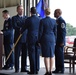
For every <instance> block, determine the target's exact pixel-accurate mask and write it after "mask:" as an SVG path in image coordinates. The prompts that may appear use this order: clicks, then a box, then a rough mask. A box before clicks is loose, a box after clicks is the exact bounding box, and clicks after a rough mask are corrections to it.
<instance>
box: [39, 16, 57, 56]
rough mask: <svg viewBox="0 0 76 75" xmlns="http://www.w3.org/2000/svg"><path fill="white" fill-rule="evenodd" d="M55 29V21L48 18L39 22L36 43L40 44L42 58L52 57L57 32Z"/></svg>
mask: <svg viewBox="0 0 76 75" xmlns="http://www.w3.org/2000/svg"><path fill="white" fill-rule="evenodd" d="M56 27H57V25H56V21H55V20H54V19H52V18H50V17H48V16H47V17H45V18H44V19H42V20H41V21H40V26H39V38H38V39H39V40H38V42H40V44H41V50H42V56H43V57H53V56H54V51H55V44H56V32H57V28H56Z"/></svg>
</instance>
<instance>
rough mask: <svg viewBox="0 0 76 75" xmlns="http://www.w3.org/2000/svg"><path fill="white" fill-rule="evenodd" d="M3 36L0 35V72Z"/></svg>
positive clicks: (0, 67)
mask: <svg viewBox="0 0 76 75" xmlns="http://www.w3.org/2000/svg"><path fill="white" fill-rule="evenodd" d="M2 54H3V34H0V70H1V69H2Z"/></svg>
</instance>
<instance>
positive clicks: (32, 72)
mask: <svg viewBox="0 0 76 75" xmlns="http://www.w3.org/2000/svg"><path fill="white" fill-rule="evenodd" d="M27 74H35V73H34V72H27Z"/></svg>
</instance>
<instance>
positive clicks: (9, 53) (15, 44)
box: [5, 34, 22, 62]
mask: <svg viewBox="0 0 76 75" xmlns="http://www.w3.org/2000/svg"><path fill="white" fill-rule="evenodd" d="M21 36H22V34H20V35H19V37H18V39H17V41H16V43H15V44H14V46H13V48H12V49H11V51H10V53H9V55H8V56H7V58H6V61H5V62H7V60H8V59H9V57H10V56H11V54H12V52H13V51H14V48H15V47H16V45H17V43H18V42H19V40H20V38H21Z"/></svg>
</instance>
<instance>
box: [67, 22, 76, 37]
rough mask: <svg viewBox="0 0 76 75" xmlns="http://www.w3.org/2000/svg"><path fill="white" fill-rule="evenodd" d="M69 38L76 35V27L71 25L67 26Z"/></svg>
mask: <svg viewBox="0 0 76 75" xmlns="http://www.w3.org/2000/svg"><path fill="white" fill-rule="evenodd" d="M66 32H67V36H71V35H76V27H73V26H72V25H71V24H69V23H67V24H66Z"/></svg>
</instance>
